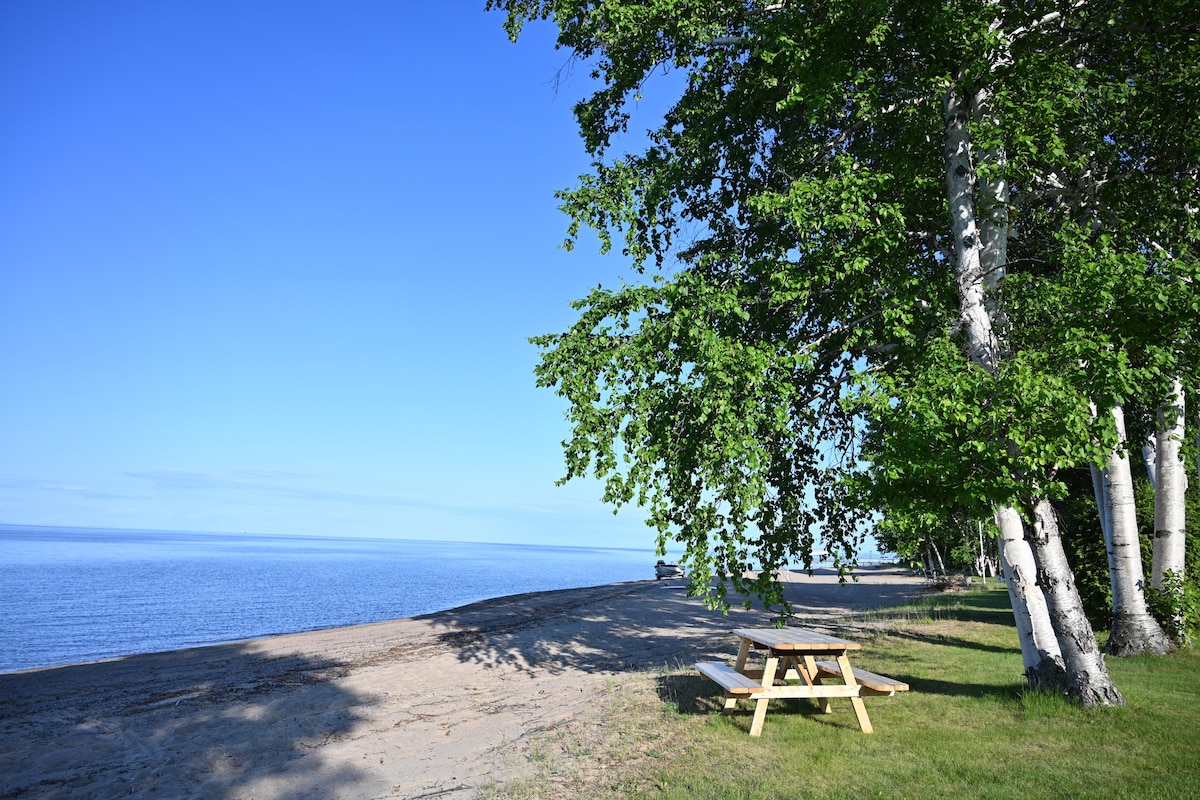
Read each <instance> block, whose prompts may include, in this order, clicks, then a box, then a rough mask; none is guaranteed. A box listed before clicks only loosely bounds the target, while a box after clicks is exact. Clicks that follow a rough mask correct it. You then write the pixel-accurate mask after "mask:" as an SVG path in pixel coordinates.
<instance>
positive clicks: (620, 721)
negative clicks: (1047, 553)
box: [489, 588, 1200, 800]
mask: <svg viewBox="0 0 1200 800" xmlns="http://www.w3.org/2000/svg"><path fill="white" fill-rule="evenodd" d="M843 635H845V636H847V638H853V639H854V640H856V641H860V642H862V643H863V645H864V648H863V651H862V654H861V655H860V656H858V657H857V658H856V659H855V661H856V664H857V665H859V666H862V667H864V668H866V669H868V670H871V671H874V672H879V673H882V674H884V675H889V676H891V677H894V678H900V679H902V680H904V681H906V682H908V683H909V684H910V686H911V691H909V692H906V693H902V694H899V695H897V696H895V697H881V698H867V699H866V703H867V711H868V713H869V714H870V716H871V721H872V723H873V724H874V727H875V733H874V734H871V735H864V734H863V733H862V732H861V731H860V730H859V729H858V725H857V723H856V721H855V716H854V713H853V711H852V710H851V708H850V704H849V702H847V701H841V702H837V701H835V702H834V712H833V713H832V714H829V715H825V714H821V713H820V712H819V711H818V709H817V707H816V703H815V702H812V701H799V700H798V701H787V702H781V703H773V704H772V707H771V712H770V713H768V715H767V722H766V726H765V728H764V730H763V735H762V736H761V737H759V738H751V737H750V736H748V735H747V732H748V730H749V724H750V712H749V710H748V709H749V704H744V708H745V710H741V711H739V712H738V713H737V714H735V715H731V716H724V715H722V714H721V713H719V709H720V706H721V703H720V701H721V697H720V694H719V689H718V688H717V687H716V686H715V685H714V684H712V683H709V682H707V681H704V680H703V679H701V678H700V677H699V676H698V675H696V674H695V673H694V672H693V671H692V670H691V669H690V666H681V667H679V668H678V669H671V670H666V671H663V672H660V673H655V674H651V673H640V674H636V675H632V676H630V677H629V678H628V679H627V680H625V681H623V682H616V683H613V684H612V685H610V686H609V687H608V688H606V690H605V691H604V692H603V698H602V699H603V700H604V703H605V704H606V705H604V711H603V713H602V714H601V715H600V717H599V719H598V720H596V721H594V722H593V723H592V724H590V725H588V726H581V728H580V729H579V730H577V731H575V732H573V733H572V734H571V735H564V734H561V733H560V734H559V736H560V737H561V738H563V739H564V741H560V742H558V743H557V745H556V746H555V747H554V748H547V749H552V750H553V751H554V756H553V757H552V758H551V759H549V761H551V762H553V763H544V764H542V765H539V766H541V767H542V771H541V772H540V773H539V774H538V775H537V776H536V777H535V778H533V779H532V780H527V781H523V782H520V783H517V784H512V785H509V786H504V787H492V788H491V789H490V790H489V791H490V792H491V794H490V795H489V796H493V797H515V798H532V797H552V796H557V797H562V796H567V797H637V798H665V799H670V798H679V800H683V798H687V799H688V800H703V799H704V798H713V800H717V799H720V800H734V799H736V800H758V799H760V798H762V799H764V800H765V799H766V798H797V797H805V798H809V797H811V798H862V797H896V798H904V797H912V798H926V797H939V796H940V797H973V798H1013V797H1020V798H1023V800H1027V799H1028V798H1043V797H1044V798H1059V797H1063V796H1067V797H1104V798H1122V797H1130V798H1134V797H1136V798H1139V799H1142V800H1145V799H1146V798H1176V797H1179V798H1192V797H1200V703H1198V702H1197V700H1198V699H1200V686H1198V685H1197V684H1198V679H1200V654H1198V653H1197V652H1196V651H1194V650H1189V651H1184V652H1181V653H1176V654H1173V655H1171V656H1167V657H1164V658H1156V657H1137V658H1129V659H1113V658H1110V659H1108V662H1107V663H1108V666H1109V670H1110V671H1111V673H1112V676H1113V679H1114V681H1115V682H1116V684H1117V686H1118V688H1119V689H1120V690H1121V691H1122V692H1123V693H1124V695H1125V698H1126V701H1127V705H1126V706H1125V707H1124V708H1119V709H1098V710H1090V711H1089V710H1084V709H1081V708H1078V707H1076V706H1074V705H1072V704H1070V703H1068V702H1066V701H1065V700H1063V699H1061V698H1059V697H1057V696H1054V695H1050V694H1045V693H1038V692H1030V691H1029V690H1028V689H1027V687H1026V685H1025V682H1024V679H1023V678H1022V676H1021V669H1022V663H1021V654H1020V650H1019V646H1018V643H1017V639H1016V633H1015V631H1014V630H1013V627H1012V614H1011V611H1009V610H1008V599H1007V595H1006V594H1005V593H1004V591H1003V590H999V589H996V588H992V589H985V590H982V591H979V590H976V591H969V592H954V593H947V594H944V595H937V596H934V597H926V598H922V600H921V601H920V602H918V603H914V604H912V605H909V606H904V607H900V608H897V609H890V610H887V611H884V612H872V613H871V614H866V615H860V616H858V617H855V618H854V619H850V620H847V621H846V627H845V628H844V629H843ZM567 740H569V741H567Z"/></svg>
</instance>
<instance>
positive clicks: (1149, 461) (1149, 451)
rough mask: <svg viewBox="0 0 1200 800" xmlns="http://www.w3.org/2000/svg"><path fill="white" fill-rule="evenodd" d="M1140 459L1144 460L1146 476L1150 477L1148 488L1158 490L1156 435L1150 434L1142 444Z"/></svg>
mask: <svg viewBox="0 0 1200 800" xmlns="http://www.w3.org/2000/svg"><path fill="white" fill-rule="evenodd" d="M1142 461H1145V462H1146V477H1147V478H1149V479H1150V488H1151V489H1154V490H1155V491H1158V435H1157V434H1154V433H1152V434H1150V435H1148V436H1147V437H1146V443H1145V444H1144V445H1142Z"/></svg>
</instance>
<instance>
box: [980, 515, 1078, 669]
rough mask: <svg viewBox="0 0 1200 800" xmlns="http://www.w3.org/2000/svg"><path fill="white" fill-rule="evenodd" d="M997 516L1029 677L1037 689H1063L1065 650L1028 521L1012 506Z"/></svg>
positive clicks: (1002, 557) (1003, 562) (1002, 561)
mask: <svg viewBox="0 0 1200 800" xmlns="http://www.w3.org/2000/svg"><path fill="white" fill-rule="evenodd" d="M995 518H996V527H997V528H999V529H1000V568H1001V569H1002V570H1003V574H1004V578H1005V580H1006V581H1007V583H1008V598H1009V602H1010V603H1011V604H1012V608H1013V619H1014V620H1016V624H1017V638H1018V639H1019V640H1020V642H1021V658H1022V660H1023V661H1024V664H1025V677H1026V679H1028V681H1029V685H1030V686H1032V687H1033V688H1035V689H1038V688H1046V689H1059V688H1061V687H1062V686H1065V684H1066V671H1065V669H1064V667H1063V658H1062V650H1061V649H1060V648H1059V646H1058V639H1057V637H1056V634H1055V632H1054V627H1053V625H1052V624H1051V622H1050V612H1049V610H1048V609H1047V607H1046V598H1045V596H1044V595H1043V594H1042V590H1041V589H1040V588H1039V587H1038V585H1037V565H1036V564H1035V563H1034V560H1033V550H1032V549H1031V548H1030V546H1029V542H1027V541H1026V540H1025V523H1024V522H1023V521H1022V520H1021V515H1020V514H1019V513H1018V512H1017V510H1016V509H1015V508H1012V507H1009V506H997V507H996V509H995Z"/></svg>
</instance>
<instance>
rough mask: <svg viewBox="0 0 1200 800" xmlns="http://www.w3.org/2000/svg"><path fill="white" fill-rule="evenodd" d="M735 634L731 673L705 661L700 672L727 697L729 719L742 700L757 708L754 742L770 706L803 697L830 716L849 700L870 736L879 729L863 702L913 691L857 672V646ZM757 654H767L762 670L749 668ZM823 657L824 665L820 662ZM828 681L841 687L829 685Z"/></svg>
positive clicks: (777, 632)
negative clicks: (833, 702)
mask: <svg viewBox="0 0 1200 800" xmlns="http://www.w3.org/2000/svg"><path fill="white" fill-rule="evenodd" d="M733 633H734V635H735V636H737V637H738V640H739V645H738V655H737V660H736V661H735V662H734V665H733V666H732V667H730V666H727V665H725V664H721V663H719V662H714V661H703V662H700V663H698V664H696V669H697V670H698V671H699V672H700V674H701V675H703V676H704V677H705V678H708V679H709V680H712V681H714V682H715V683H717V685H719V686H720V687H721V688H722V689H723V690H724V691H725V708H724V710H725V712H726V713H729V712H731V711H733V710H734V709H735V708H736V707H737V701H738V700H752V701H753V702H754V719H753V721H752V722H751V724H750V735H751V736H759V735H761V734H762V728H763V723H764V722H765V721H766V716H767V706H768V704H769V703H770V701H771V700H782V699H787V698H799V697H808V698H813V699H815V700H816V701H817V703H818V704H819V706H820V708H821V710H822V711H823V712H825V713H827V714H828V713H830V712H831V711H832V708H831V706H830V702H829V701H830V698H835V697H848V698H849V699H850V703H851V705H852V706H853V707H854V713H855V716H856V717H857V718H858V725H859V727H860V728H861V729H862V732H863V733H871V732H872V731H873V730H874V729H873V728H872V727H871V720H870V718H869V717H867V709H866V706H865V705H864V704H863V700H862V698H863V697H866V696H876V697H877V696H890V695H894V694H895V693H896V692H904V691H908V684H907V683H904V682H903V681H898V680H896V679H894V678H889V677H887V676H885V675H878V674H876V673H874V672H868V671H867V670H865V669H860V668H858V667H854V666H852V665H851V664H850V657H849V653H850V651H851V650H861V649H862V645H860V644H857V643H855V642H850V641H847V640H845V639H839V638H837V637H835V636H828V635H826V634H823V633H817V632H816V631H810V630H806V629H804V628H738V629H736V630H734V631H733ZM754 650H765V651H766V654H765V659H764V662H763V665H762V667H761V668H758V667H757V666H755V667H751V666H750V663H749V662H750V653H751V652H752V651H754ZM818 656H824V657H825V659H824V660H821V661H818V660H817V657H818ZM829 656H833V660H828V657H829ZM827 678H837V679H840V682H839V683H829V682H827V681H826V679H827ZM789 681H790V683H789Z"/></svg>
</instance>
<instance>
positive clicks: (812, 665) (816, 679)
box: [804, 656, 833, 714]
mask: <svg viewBox="0 0 1200 800" xmlns="http://www.w3.org/2000/svg"><path fill="white" fill-rule="evenodd" d="M804 668H805V669H806V670H808V674H809V675H811V676H812V680H810V681H809V685H810V686H811V685H813V684H814V683H820V682H821V676H820V675H819V674H818V673H817V660H816V659H815V658H813V657H812V656H805V657H804ZM817 706H818V707H819V708H820V709H821V713H823V714H832V713H833V706H832V705H830V704H829V698H828V697H818V698H817Z"/></svg>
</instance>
